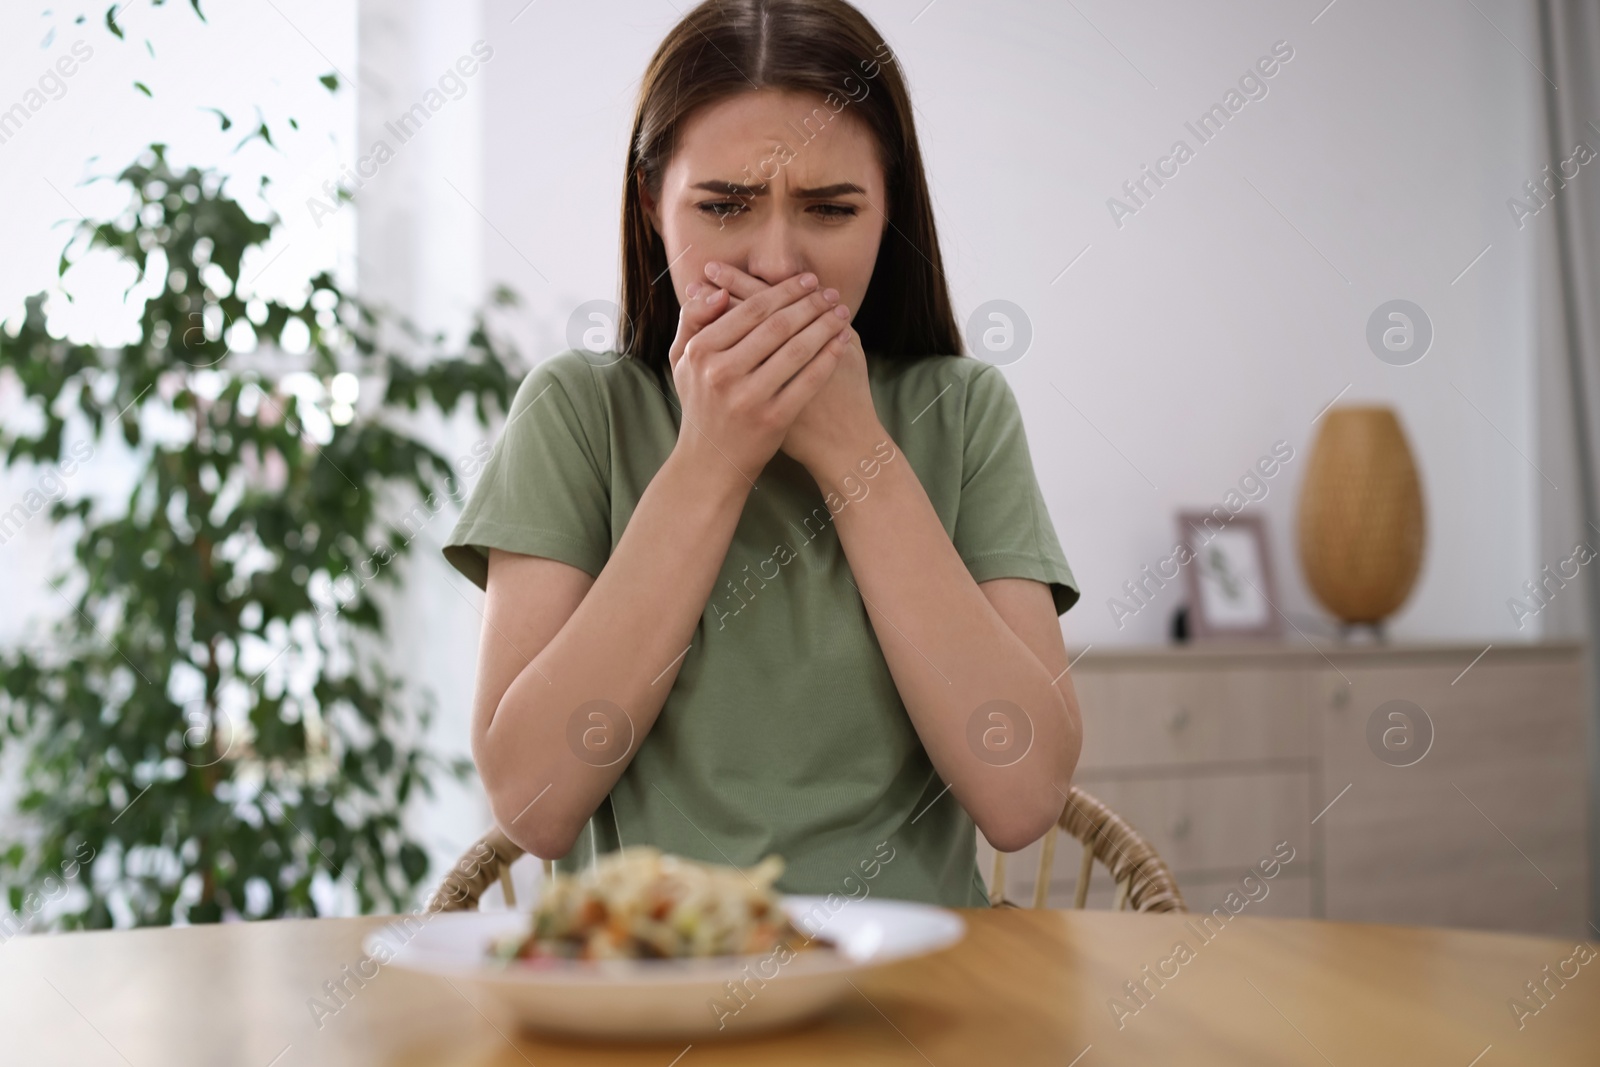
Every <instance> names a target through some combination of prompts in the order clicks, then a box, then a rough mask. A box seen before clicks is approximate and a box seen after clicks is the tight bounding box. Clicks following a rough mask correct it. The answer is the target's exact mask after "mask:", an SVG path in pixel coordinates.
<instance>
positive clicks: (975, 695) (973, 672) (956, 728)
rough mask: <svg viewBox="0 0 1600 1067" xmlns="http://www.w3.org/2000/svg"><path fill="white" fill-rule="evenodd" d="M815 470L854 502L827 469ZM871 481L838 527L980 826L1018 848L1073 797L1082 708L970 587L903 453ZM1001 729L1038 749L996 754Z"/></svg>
mask: <svg viewBox="0 0 1600 1067" xmlns="http://www.w3.org/2000/svg"><path fill="white" fill-rule="evenodd" d="M882 436H883V437H885V438H886V437H887V434H886V433H885V434H883V435H882ZM863 447H865V446H863ZM897 451H898V450H897ZM866 454H867V453H866V452H862V455H866ZM836 465H837V466H838V468H839V476H840V477H842V476H844V475H846V474H854V473H855V470H854V464H853V463H849V462H841V463H838V464H836ZM814 473H816V474H817V475H818V478H817V480H818V483H819V485H821V486H822V488H823V490H824V491H825V492H827V491H830V490H831V491H833V492H836V493H838V495H839V496H841V497H843V496H845V495H846V494H845V491H844V489H843V488H842V486H841V485H839V484H835V479H833V478H830V476H829V471H828V470H827V469H822V470H820V471H818V472H814ZM857 482H858V483H859V476H857ZM866 484H868V485H870V489H869V491H868V493H867V495H866V496H864V497H862V498H861V499H860V500H858V501H851V502H850V503H848V504H847V505H845V506H844V507H843V508H842V510H841V511H840V512H839V514H838V515H837V517H836V518H835V520H834V521H835V526H836V528H837V530H838V533H839V540H840V542H841V543H842V545H843V546H844V552H845V556H846V558H847V559H848V560H849V561H850V569H851V571H852V572H853V573H854V576H855V581H856V584H857V586H858V588H859V589H860V591H861V596H862V600H863V601H864V602H865V604H866V609H867V615H868V618H869V619H870V620H871V622H872V626H873V630H874V632H875V633H876V634H877V636H878V643H879V645H880V646H881V647H882V649H883V654H884V658H885V660H886V661H887V663H888V665H889V670H890V673H891V674H892V675H893V677H894V681H895V686H896V688H897V689H898V690H899V692H900V697H901V699H902V701H904V703H905V705H906V711H907V713H908V714H909V715H910V717H911V721H912V723H913V725H914V726H915V727H916V730H917V735H918V736H919V737H920V738H921V739H922V744H923V747H924V748H925V749H926V750H927V753H928V758H929V759H930V760H931V761H932V762H933V765H934V768H935V769H936V770H937V771H938V773H939V776H940V778H942V779H943V780H944V781H945V782H947V783H948V784H949V786H950V789H951V791H952V792H953V793H954V794H955V797H956V799H957V800H959V801H960V802H961V804H962V806H963V807H965V808H966V810H967V811H968V812H969V813H970V814H971V815H972V817H973V820H974V821H975V822H976V823H977V824H978V827H979V829H981V830H982V831H983V832H984V835H985V836H986V837H987V838H988V839H989V841H990V843H991V844H993V845H995V847H997V848H1000V849H1002V850H1006V851H1011V850H1015V849H1019V848H1022V847H1023V846H1025V845H1026V844H1028V843H1029V842H1030V841H1032V840H1034V839H1035V838H1037V837H1038V836H1039V835H1040V834H1042V833H1044V831H1045V830H1046V829H1048V827H1049V826H1050V824H1051V823H1052V822H1053V821H1054V820H1055V818H1056V816H1058V815H1059V814H1060V812H1061V808H1062V806H1063V804H1064V802H1065V796H1066V794H1065V790H1066V789H1067V787H1068V786H1069V785H1070V782H1071V777H1072V772H1073V770H1074V768H1075V766H1076V764H1077V759H1078V752H1079V749H1080V747H1081V728H1080V726H1079V723H1078V721H1077V716H1076V714H1075V709H1074V708H1072V707H1070V706H1069V705H1068V703H1067V701H1066V700H1065V699H1064V698H1063V696H1062V694H1061V692H1060V690H1059V689H1058V688H1057V687H1056V686H1055V684H1054V680H1053V679H1052V678H1051V676H1050V672H1049V671H1048V670H1047V669H1046V668H1045V666H1044V664H1043V663H1042V662H1041V661H1040V659H1039V658H1038V657H1037V656H1036V655H1034V653H1033V651H1032V650H1031V649H1030V648H1029V647H1028V646H1027V644H1025V643H1024V642H1023V640H1022V639H1021V638H1020V637H1019V636H1018V635H1017V634H1016V633H1015V632H1013V631H1012V629H1011V627H1010V626H1009V625H1008V624H1007V623H1006V621H1005V620H1004V619H1003V618H1001V616H1000V615H999V613H998V612H997V611H996V610H995V608H994V606H993V605H992V604H991V603H990V602H989V599H988V598H987V597H986V596H985V595H984V592H983V590H982V589H980V588H979V587H978V584H977V583H976V582H975V581H974V580H973V578H972V574H971V572H970V571H968V570H967V567H966V564H965V563H963V562H962V560H961V556H960V554H959V553H957V551H956V548H955V546H954V545H953V544H952V543H951V541H950V537H949V535H948V534H947V533H946V532H945V529H944V526H943V524H942V523H941V522H940V520H939V516H938V513H937V512H935V511H934V508H933V504H932V502H931V501H930V500H929V499H928V495H927V492H926V491H925V490H924V489H923V487H922V483H921V482H920V481H919V480H918V478H917V476H916V473H915V472H914V471H913V470H912V469H911V465H910V464H909V463H908V462H906V461H905V460H904V458H903V457H902V456H897V457H896V458H895V459H894V460H893V461H890V462H887V463H883V464H881V466H880V467H879V471H878V474H877V476H876V477H875V478H874V479H873V480H872V481H871V482H870V483H866ZM1018 709H1020V712H1021V716H1020V717H1019V716H1018V715H1017V711H1018ZM993 713H998V714H999V715H1000V716H1001V717H1000V718H995V717H994V714H993ZM975 723H976V726H975V725H974V724H975ZM993 729H1000V730H1010V731H1012V732H1013V734H1014V735H1015V734H1017V733H1018V732H1020V731H1022V730H1024V729H1026V730H1029V731H1030V733H1031V744H1030V745H1029V747H1028V748H1027V749H1026V751H1025V754H1022V753H1019V754H1018V756H1017V758H1016V759H1015V762H1010V759H1011V758H1012V757H1011V756H1010V755H1009V754H1008V755H1006V756H1004V757H1002V758H996V757H995V754H994V753H992V752H990V751H988V750H987V749H985V748H984V746H983V744H982V743H981V739H982V738H983V737H984V734H985V731H988V730H993ZM974 738H977V739H979V741H977V742H975V740H974Z"/></svg>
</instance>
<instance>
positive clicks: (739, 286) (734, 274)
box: [706, 260, 772, 301]
mask: <svg viewBox="0 0 1600 1067" xmlns="http://www.w3.org/2000/svg"><path fill="white" fill-rule="evenodd" d="M713 267H715V268H717V273H716V276H715V277H714V278H712V281H713V282H714V284H716V285H720V286H722V287H723V288H724V289H726V290H728V292H729V293H730V294H731V295H732V296H734V297H735V298H737V299H738V300H739V301H745V300H749V299H750V298H751V297H753V296H755V295H756V294H757V293H759V292H761V291H762V290H763V289H770V288H772V287H771V286H770V285H768V284H767V283H766V282H764V281H762V280H761V279H760V278H757V277H755V276H754V275H752V274H746V273H745V272H744V271H742V270H740V269H739V268H738V267H735V266H734V265H733V264H731V263H724V262H722V261H721V260H712V261H711V262H709V263H707V264H706V277H708V278H711V277H712V274H711V269H712V268H713Z"/></svg>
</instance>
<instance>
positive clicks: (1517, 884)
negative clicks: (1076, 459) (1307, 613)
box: [979, 641, 1589, 937]
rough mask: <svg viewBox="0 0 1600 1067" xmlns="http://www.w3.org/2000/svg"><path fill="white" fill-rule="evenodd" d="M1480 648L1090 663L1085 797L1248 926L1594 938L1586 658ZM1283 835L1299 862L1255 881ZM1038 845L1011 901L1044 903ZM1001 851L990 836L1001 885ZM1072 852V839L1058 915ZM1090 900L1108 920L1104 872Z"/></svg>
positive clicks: (1200, 905) (1187, 888) (1299, 650)
mask: <svg viewBox="0 0 1600 1067" xmlns="http://www.w3.org/2000/svg"><path fill="white" fill-rule="evenodd" d="M1486 644H1487V642H1485V644H1484V645H1477V646H1468V645H1454V644H1451V645H1444V644H1437V645H1391V646H1338V645H1329V644H1319V645H1318V646H1317V647H1312V646H1311V645H1309V644H1307V643H1306V642H1304V641H1300V642H1299V643H1298V644H1287V643H1286V644H1282V645H1260V644H1257V645H1198V646H1180V647H1172V648H1152V649H1147V650H1143V649H1140V650H1135V649H1128V650H1122V649H1118V650H1110V651H1105V652H1100V651H1096V650H1094V649H1091V650H1090V651H1089V652H1088V653H1087V654H1086V655H1084V656H1083V657H1082V658H1081V659H1080V660H1079V662H1078V663H1077V664H1076V666H1074V667H1073V668H1072V678H1073V684H1074V686H1075V688H1076V691H1077V694H1078V700H1079V704H1080V706H1081V708H1082V713H1083V727H1084V747H1083V755H1082V759H1081V760H1080V761H1079V764H1078V772H1077V775H1076V777H1075V782H1076V784H1077V785H1079V786H1080V787H1082V788H1083V789H1084V790H1086V791H1088V792H1090V793H1092V794H1094V795H1095V796H1098V797H1099V798H1100V799H1102V800H1104V801H1105V802H1106V803H1107V804H1109V805H1110V806H1111V807H1112V808H1113V809H1114V810H1115V811H1117V812H1118V813H1119V814H1121V815H1122V816H1123V817H1124V818H1126V819H1127V820H1128V821H1129V822H1131V823H1132V824H1133V825H1134V826H1135V827H1137V828H1138V829H1139V831H1140V832H1141V833H1143V834H1144V835H1145V836H1146V837H1147V838H1149V840H1150V841H1151V843H1152V844H1154V845H1155V846H1156V848H1157V850H1158V851H1159V852H1160V853H1161V855H1162V856H1163V857H1164V858H1165V859H1166V861H1167V863H1168V864H1169V865H1170V866H1171V867H1172V869H1173V871H1174V873H1175V874H1176V875H1177V878H1178V883H1179V886H1180V887H1181V888H1182V890H1183V893H1184V897H1185V899H1186V900H1187V902H1188V904H1189V907H1190V909H1191V910H1193V911H1209V910H1211V909H1212V908H1214V907H1219V906H1223V902H1224V899H1225V898H1226V897H1227V895H1228V894H1229V892H1230V891H1233V892H1240V893H1241V896H1239V897H1235V898H1234V899H1235V903H1236V904H1237V902H1238V901H1239V900H1240V899H1247V897H1246V895H1245V894H1246V893H1248V894H1249V895H1250V896H1253V897H1255V898H1258V899H1247V903H1246V904H1245V905H1244V908H1243V910H1242V911H1241V912H1239V913H1240V914H1254V915H1277V916H1293V917H1314V918H1327V919H1338V920H1347V921H1365V922H1393V923H1414V924H1422V925H1435V926H1455V927H1470V928H1478V929H1488V930H1509V931H1519V932H1526V933H1539V934H1548V935H1553V936H1561V937H1577V936H1587V933H1586V932H1587V927H1586V919H1585V912H1584V909H1585V903H1586V888H1587V877H1588V864H1587V861H1586V843H1585V826H1586V819H1587V815H1586V805H1587V786H1586V783H1587V774H1588V770H1587V767H1586V764H1585V759H1586V743H1585V742H1586V738H1587V730H1588V728H1589V727H1588V721H1587V719H1588V713H1587V708H1588V703H1587V699H1586V694H1587V691H1588V684H1587V674H1586V668H1585V661H1584V649H1583V646H1581V645H1580V644H1577V643H1558V642H1551V643H1545V644H1537V645H1534V644H1522V645H1499V644H1496V645H1493V646H1491V647H1489V650H1488V652H1487V653H1484V648H1485V645H1486ZM1480 653H1484V654H1483V655H1482V656H1481V658H1480V657H1479V654H1480ZM1392 701H1404V702H1408V703H1405V704H1391V703H1390V702H1392ZM1380 707H1383V708H1384V710H1383V711H1382V712H1379V709H1380ZM1413 708H1420V709H1421V710H1422V712H1423V713H1424V714H1425V716H1426V721H1427V723H1430V724H1431V732H1432V738H1431V743H1429V745H1428V747H1427V748H1426V750H1425V751H1424V750H1423V749H1422V748H1421V747H1420V745H1421V743H1422V740H1423V738H1424V736H1425V733H1426V730H1427V727H1426V726H1424V725H1423V720H1422V717H1421V716H1419V715H1418V714H1417V713H1416V712H1415V711H1414V710H1412V709H1413ZM1394 712H1398V713H1400V715H1399V716H1398V717H1393V716H1391V713H1394ZM1375 713H1377V715H1376V720H1377V721H1376V722H1375V723H1374V721H1373V720H1374V718H1375ZM1408 746H1409V747H1408ZM1419 756H1420V758H1418V757H1419ZM1280 842H1288V846H1289V847H1290V848H1293V849H1294V858H1293V859H1292V860H1290V861H1289V862H1288V863H1286V864H1283V865H1282V867H1281V869H1280V870H1279V872H1278V874H1277V876H1276V877H1275V878H1273V879H1271V880H1269V881H1263V880H1261V879H1260V877H1259V872H1258V873H1257V876H1256V880H1255V881H1253V882H1251V883H1244V882H1243V879H1244V877H1245V876H1246V875H1247V874H1250V873H1251V871H1250V869H1251V868H1252V867H1253V866H1254V865H1256V864H1257V863H1258V862H1260V861H1262V860H1264V859H1268V858H1269V857H1271V856H1272V855H1273V852H1274V849H1275V848H1276V847H1277V846H1278V845H1279V844H1280ZM1039 848H1040V846H1039V844H1038V843H1035V844H1034V845H1031V846H1030V847H1029V848H1027V849H1025V850H1024V851H1023V852H1020V853H1015V854H1013V855H1011V856H1010V857H1009V858H1008V861H1007V886H1006V896H1007V898H1009V899H1011V900H1014V901H1017V902H1019V903H1024V904H1025V903H1027V902H1029V901H1031V900H1032V897H1033V883H1034V877H1035V872H1036V871H1037V869H1038V855H1039ZM992 857H993V851H992V850H991V849H989V847H988V845H987V844H986V843H985V842H984V841H983V840H982V835H979V862H980V867H981V868H982V870H983V871H984V873H985V875H986V876H987V875H988V874H989V871H990V870H991V866H992ZM1078 857H1079V849H1078V848H1077V847H1075V846H1074V845H1072V844H1070V843H1062V842H1059V841H1058V848H1057V851H1056V858H1055V863H1054V876H1053V878H1052V880H1051V888H1050V892H1049V897H1048V900H1049V902H1050V904H1051V905H1052V906H1057V907H1066V906H1070V904H1071V902H1072V897H1073V893H1074V890H1075V882H1076V878H1077V865H1078ZM1262 886H1264V889H1263V888H1261V887H1262ZM1090 888H1091V891H1090V896H1089V906H1090V907H1106V906H1109V904H1110V902H1111V893H1112V886H1111V885H1110V880H1109V878H1108V876H1107V875H1106V873H1105V871H1104V870H1103V869H1097V871H1096V873H1095V875H1094V876H1093V877H1092V878H1091V881H1090ZM1263 892H1264V894H1265V895H1262V894H1263Z"/></svg>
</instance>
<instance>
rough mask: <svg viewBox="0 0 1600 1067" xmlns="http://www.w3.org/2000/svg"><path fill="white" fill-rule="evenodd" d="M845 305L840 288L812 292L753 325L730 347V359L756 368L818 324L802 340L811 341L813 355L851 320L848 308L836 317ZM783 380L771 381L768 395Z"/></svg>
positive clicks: (742, 368) (744, 368)
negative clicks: (840, 300)
mask: <svg viewBox="0 0 1600 1067" xmlns="http://www.w3.org/2000/svg"><path fill="white" fill-rule="evenodd" d="M758 299H760V297H751V298H750V299H749V300H748V301H746V302H745V305H743V306H749V305H751V304H754V303H755V302H756V300H758ZM841 307H843V305H842V304H840V303H839V294H838V292H837V291H836V290H833V289H825V290H823V291H822V292H820V293H812V294H811V295H810V296H807V297H805V298H803V299H801V300H796V301H795V302H794V303H792V304H790V305H789V306H788V307H784V308H779V309H778V310H777V311H774V312H773V313H772V314H770V315H768V316H767V317H766V318H765V319H764V320H762V321H761V322H759V323H757V324H756V325H755V326H754V327H752V328H751V330H750V332H749V333H747V334H745V336H744V338H743V340H741V341H740V342H739V343H738V344H736V345H734V346H733V347H732V348H731V349H728V352H727V355H728V358H729V362H730V363H731V364H732V365H733V366H734V367H736V368H737V369H739V370H740V371H743V372H745V373H751V372H754V371H755V370H756V369H757V368H759V367H760V366H761V365H762V363H763V362H764V361H766V360H768V359H770V358H772V357H773V356H774V355H776V354H777V353H778V352H779V351H781V350H782V349H783V347H784V346H785V345H786V344H788V343H789V342H790V341H791V340H794V339H796V338H800V337H801V336H802V335H806V331H807V330H808V329H810V328H811V327H813V326H817V329H816V330H815V331H814V332H812V333H811V334H809V335H807V339H806V341H804V342H802V344H803V345H809V347H808V350H807V351H806V353H805V354H806V355H807V356H810V355H811V354H812V353H814V352H816V350H817V349H819V348H821V347H822V346H823V345H824V344H826V343H827V341H828V338H829V336H831V335H832V334H834V333H837V332H838V331H839V330H840V329H842V328H843V326H844V324H845V323H846V322H848V321H849V312H848V310H847V311H845V312H844V313H843V314H841V315H839V316H838V317H835V314H834V313H835V312H837V311H838V310H839V308H841ZM741 310H743V307H741V308H739V309H735V310H734V311H730V312H729V313H728V314H729V315H735V314H738V313H739V312H740V311H741ZM799 362H803V360H802V361H797V362H796V363H795V366H794V367H791V368H790V370H789V373H791V374H792V373H793V372H794V370H795V369H797V368H798V366H799ZM784 377H785V378H786V377H788V375H787V374H786V375H784ZM782 381H783V378H779V379H778V381H777V382H772V383H770V385H769V387H768V388H769V390H770V391H769V392H768V393H767V395H768V396H770V395H771V394H772V392H775V391H776V390H777V387H778V384H779V383H780V382H782Z"/></svg>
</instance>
